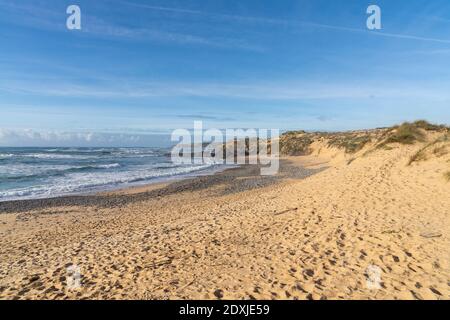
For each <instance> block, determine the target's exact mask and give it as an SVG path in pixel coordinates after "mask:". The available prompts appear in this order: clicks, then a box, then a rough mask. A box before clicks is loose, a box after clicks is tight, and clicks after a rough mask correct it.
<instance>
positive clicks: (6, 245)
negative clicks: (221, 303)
mask: <svg viewBox="0 0 450 320" xmlns="http://www.w3.org/2000/svg"><path fill="white" fill-rule="evenodd" d="M420 147H421V146H420V145H415V146H395V147H394V148H393V149H392V150H378V151H376V152H373V153H370V154H368V155H366V156H358V157H356V159H355V160H354V161H352V162H351V163H350V164H348V159H347V158H346V157H345V156H343V155H342V154H341V153H339V152H338V151H334V150H330V149H326V148H320V147H318V146H316V151H315V153H314V154H313V155H311V156H306V157H298V158H289V159H286V160H284V161H283V163H282V170H281V173H280V175H279V176H277V177H266V178H263V177H260V176H259V175H258V170H257V168H255V167H244V168H239V169H232V170H228V171H226V172H223V173H219V174H216V175H214V176H209V177H199V178H195V179H190V180H185V181H179V182H174V183H170V184H168V185H157V186H151V187H148V188H144V189H143V188H139V189H133V190H131V191H130V190H128V191H120V192H115V193H108V194H99V195H92V196H85V197H66V198H60V199H54V200H39V201H21V202H9V203H1V204H0V210H1V212H2V214H1V215H0V257H1V259H0V298H2V299H12V298H19V299H27V298H39V299H40V298H46V299H55V298H56V299H65V298H69V299H79V298H88V299H103V298H105V299H135V298H136V299H216V298H223V299H450V183H449V182H447V181H446V180H445V178H444V176H443V174H444V172H446V171H448V170H449V159H450V158H449V155H448V154H447V155H444V156H442V157H439V158H438V157H432V158H431V159H428V160H426V161H420V162H417V163H413V164H412V165H410V166H408V165H407V163H408V160H409V158H410V156H411V155H412V154H413V153H414V152H415V151H417V150H418V149H419V148H420ZM325 149H326V150H325ZM304 167H307V168H309V169H305V168H304ZM72 264H74V265H76V266H78V267H79V268H80V271H81V274H82V277H81V287H80V288H78V289H70V288H68V286H67V267H69V266H71V265H72ZM368 268H369V269H368ZM373 270H378V271H379V276H380V282H375V287H371V286H370V284H373V283H374V282H370V281H369V282H368V277H369V276H371V275H373V274H372V273H371V271H373ZM375 278H376V277H375ZM371 279H372V278H371ZM374 280H376V279H374ZM376 284H379V287H378V288H377V286H376ZM368 285H369V286H368Z"/></svg>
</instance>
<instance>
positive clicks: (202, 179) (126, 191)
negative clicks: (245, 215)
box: [0, 158, 320, 214]
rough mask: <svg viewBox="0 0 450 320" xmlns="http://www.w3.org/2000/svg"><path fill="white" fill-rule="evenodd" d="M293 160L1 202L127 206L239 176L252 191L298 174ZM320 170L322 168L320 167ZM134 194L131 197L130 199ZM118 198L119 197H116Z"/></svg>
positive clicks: (5, 207)
mask: <svg viewBox="0 0 450 320" xmlns="http://www.w3.org/2000/svg"><path fill="white" fill-rule="evenodd" d="M290 161H292V160H288V159H286V158H284V159H280V163H283V165H282V167H283V168H282V169H281V170H280V172H279V173H278V174H277V175H275V176H265V177H264V176H259V175H258V171H259V170H260V168H261V166H260V165H248V164H247V165H239V166H232V167H230V166H227V165H224V166H223V167H222V168H216V169H211V168H208V169H205V170H202V171H200V172H195V173H192V174H188V175H183V176H172V177H170V178H167V179H164V181H153V182H146V183H143V184H142V185H130V186H126V187H125V186H121V187H118V188H114V189H111V190H97V191H89V192H86V193H77V194H69V195H61V196H55V197H46V198H36V199H19V200H5V201H0V214H2V213H14V212H23V211H29V210H35V209H43V208H48V207H55V206H76V205H80V204H83V205H85V204H87V205H90V206H94V205H100V206H104V207H114V206H117V205H123V204H125V203H128V202H132V201H143V200H145V199H148V198H151V197H162V196H165V195H168V194H176V193H178V192H183V191H195V190H198V189H201V188H205V189H207V188H208V187H210V186H213V185H215V184H219V183H228V184H230V185H231V183H232V181H233V180H235V179H236V180H237V179H239V178H247V180H246V183H245V184H243V185H240V184H237V185H235V186H234V187H233V189H239V191H245V190H246V189H247V190H251V189H254V188H257V187H262V186H268V185H271V184H273V183H275V182H276V181H279V180H281V179H285V178H286V177H287V176H289V177H294V176H295V175H294V174H292V172H290V173H288V174H287V172H286V171H287V170H291V169H292V168H298V167H299V165H298V164H297V165H296V164H289V162H290ZM316 170H317V169H306V168H302V171H301V173H300V174H298V175H297V178H302V177H303V176H304V177H306V176H308V175H310V174H314V173H315V172H316ZM319 170H320V169H319ZM128 196H130V199H129V200H127V199H126V198H127V197H128ZM113 198H115V199H113Z"/></svg>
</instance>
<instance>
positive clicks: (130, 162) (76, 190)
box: [0, 148, 216, 201]
mask: <svg viewBox="0 0 450 320" xmlns="http://www.w3.org/2000/svg"><path fill="white" fill-rule="evenodd" d="M169 153H170V149H168V148H0V201H7V200H20V199H36V198H49V197H56V196H62V195H71V194H83V193H89V192H93V191H102V190H114V189H119V188H123V187H127V186H135V185H140V184H146V183H150V182H156V181H158V182H159V181H164V180H168V179H171V178H174V177H183V176H192V175H196V174H205V173H208V172H209V171H211V172H212V171H214V170H215V169H216V168H214V167H213V166H211V165H177V164H174V163H172V161H171V160H170V157H169V156H168V154H169Z"/></svg>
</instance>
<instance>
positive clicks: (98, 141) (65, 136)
mask: <svg viewBox="0 0 450 320" xmlns="http://www.w3.org/2000/svg"><path fill="white" fill-rule="evenodd" d="M153 137H156V136H153ZM151 138H152V135H138V134H123V133H101V132H61V131H37V130H33V129H1V128H0V146H141V145H142V146H146V145H147V144H148V143H150V144H148V145H151V140H152V139H151Z"/></svg>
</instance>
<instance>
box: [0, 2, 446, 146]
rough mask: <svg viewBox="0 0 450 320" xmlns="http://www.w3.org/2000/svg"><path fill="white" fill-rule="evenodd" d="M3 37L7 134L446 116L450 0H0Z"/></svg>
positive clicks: (26, 140)
mask: <svg viewBox="0 0 450 320" xmlns="http://www.w3.org/2000/svg"><path fill="white" fill-rule="evenodd" d="M71 4H76V5H79V6H80V8H81V14H82V16H81V18H82V30H68V29H67V28H66V19H67V17H68V15H67V14H66V8H67V7H68V6H69V5H71ZM370 4H377V5H379V6H380V7H381V10H382V26H383V29H382V30H380V31H369V30H367V28H366V19H367V17H368V15H367V14H366V9H367V7H368V6H369V5H370ZM0 38H1V42H0V70H1V71H0V145H15V144H17V145H20V144H33V141H35V142H36V144H52V145H53V144H58V143H61V141H65V143H78V144H83V143H86V144H89V143H96V142H98V141H99V140H95V139H94V140H93V142H92V140H89V141H88V140H87V138H86V139H85V137H88V136H89V137H90V138H91V139H92V137H96V136H97V137H98V136H99V135H101V136H102V137H103V138H102V139H106V140H108V139H107V138H105V137H107V136H108V135H110V137H112V138H111V139H110V141H114V143H118V144H131V145H134V144H148V143H150V140H148V139H138V140H139V141H140V142H136V141H137V140H136V137H141V136H142V135H146V134H151V133H161V132H167V131H168V130H170V129H174V128H190V127H192V126H193V121H194V120H203V122H204V126H205V127H217V128H230V127H243V128H249V127H252V128H279V129H281V130H286V129H307V130H342V129H358V128H369V127H379V126H387V125H392V124H394V123H398V122H401V121H405V120H414V119H419V118H424V119H428V120H430V121H432V122H439V123H447V124H449V123H450V110H449V106H450V64H449V61H450V2H449V1H448V0H433V1H425V0H409V1H406V0H398V1H380V0H371V1H364V0H347V1H332V0H297V1H293V0H282V1H268V0H245V1H242V0H240V1H234V0H220V1H219V0H209V1H206V0H205V1H193V0H183V1H167V0H166V1H156V0H155V1H153V0H148V1H143V0H117V1H107V0H97V1H92V0H90V1H84V0H70V1H61V0H54V1H51V0H49V1H38V0H35V1H31V0H14V1H12V0H0ZM93 134H94V135H93ZM74 136H76V137H78V138H77V139H78V140H77V139H75V138H73V137H74ZM80 137H81V138H80ZM74 139H75V140H74ZM108 141H109V140H108ZM111 143H113V142H111Z"/></svg>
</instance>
